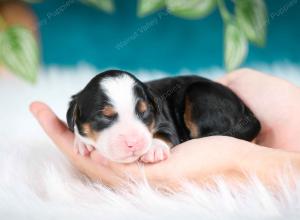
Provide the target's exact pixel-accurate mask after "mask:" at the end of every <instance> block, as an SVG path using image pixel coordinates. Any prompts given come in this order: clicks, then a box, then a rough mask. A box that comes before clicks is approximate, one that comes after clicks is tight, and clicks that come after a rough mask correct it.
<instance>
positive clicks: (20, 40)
mask: <svg viewBox="0 0 300 220" xmlns="http://www.w3.org/2000/svg"><path fill="white" fill-rule="evenodd" d="M0 61H1V63H3V64H4V65H5V66H6V67H7V68H8V69H9V70H10V71H11V72H12V73H14V74H16V75H18V76H20V77H22V78H24V79H26V80H28V81H30V82H32V83H34V82H35V81H36V78H37V73H38V68H39V50H38V45H37V42H36V39H35V38H34V36H33V34H32V32H31V31H29V30H27V29H26V28H24V27H20V26H13V27H8V28H7V29H5V31H4V32H1V34H0Z"/></svg>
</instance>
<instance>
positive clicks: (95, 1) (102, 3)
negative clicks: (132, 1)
mask: <svg viewBox="0 0 300 220" xmlns="http://www.w3.org/2000/svg"><path fill="white" fill-rule="evenodd" d="M81 1H82V2H83V3H85V4H88V5H92V6H95V7H97V8H99V9H101V10H103V11H105V12H107V13H112V12H113V11H114V10H115V6H114V3H113V1H112V0H81Z"/></svg>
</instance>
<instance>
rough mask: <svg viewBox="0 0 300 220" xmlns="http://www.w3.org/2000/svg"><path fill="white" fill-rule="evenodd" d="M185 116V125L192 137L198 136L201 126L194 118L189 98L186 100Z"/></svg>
mask: <svg viewBox="0 0 300 220" xmlns="http://www.w3.org/2000/svg"><path fill="white" fill-rule="evenodd" d="M183 117H184V122H185V125H186V127H187V128H188V129H189V131H190V135H191V137H192V138H197V137H198V136H199V128H198V126H197V125H196V124H195V122H193V120H192V105H191V102H190V101H189V100H188V99H186V101H185V109H184V115H183Z"/></svg>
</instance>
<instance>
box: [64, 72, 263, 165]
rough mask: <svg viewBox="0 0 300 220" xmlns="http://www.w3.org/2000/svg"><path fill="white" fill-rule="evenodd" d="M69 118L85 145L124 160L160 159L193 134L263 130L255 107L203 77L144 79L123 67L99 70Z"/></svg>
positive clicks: (248, 136) (248, 135) (249, 134)
mask: <svg viewBox="0 0 300 220" xmlns="http://www.w3.org/2000/svg"><path fill="white" fill-rule="evenodd" d="M67 119H68V125H69V128H70V129H71V130H73V131H75V134H76V136H77V137H78V139H79V147H81V148H84V146H87V147H86V148H85V149H87V150H91V149H93V148H96V149H97V150H98V151H99V152H100V153H102V154H103V155H104V156H106V157H108V158H109V159H111V160H114V161H118V162H132V161H134V160H137V159H139V158H141V159H142V161H144V162H156V161H160V160H163V159H166V158H167V156H168V153H169V148H170V147H173V146H175V145H177V144H179V143H182V142H184V141H187V140H190V139H193V138H200V137H206V136H212V135H226V136H232V137H236V138H240V139H244V140H248V141H250V140H252V139H254V138H255V137H256V135H257V134H258V132H259V130H260V123H259V122H258V120H257V119H256V118H255V116H254V115H253V113H252V112H251V111H250V110H249V108H248V107H247V106H246V105H245V104H244V103H243V102H242V101H241V100H240V99H239V98H238V97H237V96H236V95H235V94H234V93H233V92H232V91H231V90H229V89H228V88H226V87H224V86H222V85H220V84H218V83H215V82H213V81H210V80H208V79H205V78H202V77H198V76H180V77H173V78H164V79H160V80H155V81H150V82H146V83H142V82H140V81H139V80H138V79H137V78H135V77H134V76H133V75H131V74H129V73H127V72H123V71H118V70H112V71H106V72H104V73H101V74H99V75H97V76H96V77H94V78H93V79H92V80H91V81H90V82H89V84H88V85H87V86H86V87H85V88H84V89H83V90H82V91H81V92H79V93H78V94H76V95H75V96H73V100H72V101H71V103H70V108H69V110H68V113H67ZM83 144H84V145H83ZM81 151H82V150H81ZM82 152H83V154H84V151H82ZM82 152H81V153H82Z"/></svg>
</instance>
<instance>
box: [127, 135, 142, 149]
mask: <svg viewBox="0 0 300 220" xmlns="http://www.w3.org/2000/svg"><path fill="white" fill-rule="evenodd" d="M125 142H126V145H127V148H128V149H129V150H130V151H136V150H139V149H141V148H142V147H143V146H144V141H143V139H142V138H136V137H134V138H127V139H126V140H125Z"/></svg>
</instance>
